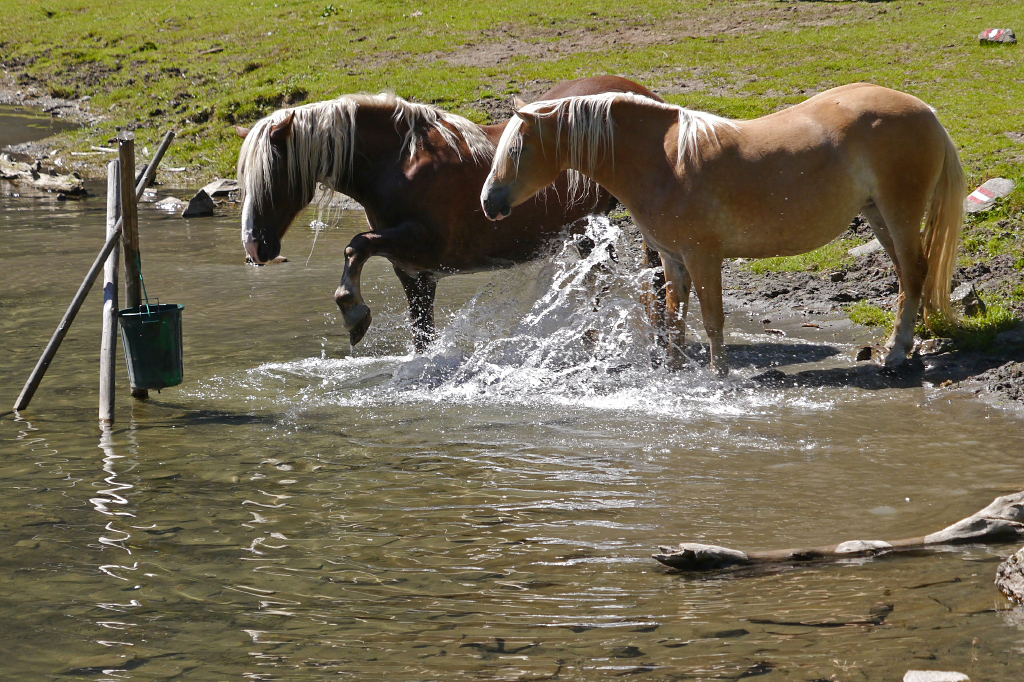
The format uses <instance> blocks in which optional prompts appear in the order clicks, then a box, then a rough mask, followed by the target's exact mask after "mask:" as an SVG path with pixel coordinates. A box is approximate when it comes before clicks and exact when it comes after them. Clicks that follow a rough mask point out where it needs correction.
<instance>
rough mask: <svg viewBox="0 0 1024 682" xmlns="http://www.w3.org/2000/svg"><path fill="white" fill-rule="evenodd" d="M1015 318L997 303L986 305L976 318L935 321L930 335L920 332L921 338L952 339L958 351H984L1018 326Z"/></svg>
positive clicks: (1008, 310)
mask: <svg viewBox="0 0 1024 682" xmlns="http://www.w3.org/2000/svg"><path fill="white" fill-rule="evenodd" d="M1019 322H1020V321H1019V320H1018V319H1017V316H1016V315H1014V314H1013V311H1011V310H1010V309H1009V308H1007V307H1005V306H1003V305H1002V304H1000V303H998V302H992V303H988V304H986V309H985V312H984V313H983V314H981V315H978V316H976V317H963V318H961V319H960V320H959V321H958V322H956V323H951V322H948V321H937V322H934V323H933V328H932V329H931V330H930V334H929V333H928V332H926V331H925V330H923V329H922V330H920V331H921V332H922V336H932V337H947V338H950V339H953V341H954V342H955V343H956V347H957V348H958V349H959V350H978V349H984V348H986V347H988V346H990V345H991V344H992V340H993V339H995V337H996V335H998V334H999V333H1000V332H1004V331H1006V330H1008V329H1011V328H1013V327H1015V326H1016V325H1017V324H1019Z"/></svg>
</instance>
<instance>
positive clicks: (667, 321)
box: [648, 253, 692, 369]
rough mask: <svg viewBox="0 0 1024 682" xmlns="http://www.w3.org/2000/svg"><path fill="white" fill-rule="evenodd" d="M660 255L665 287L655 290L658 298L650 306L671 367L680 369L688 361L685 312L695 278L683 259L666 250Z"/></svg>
mask: <svg viewBox="0 0 1024 682" xmlns="http://www.w3.org/2000/svg"><path fill="white" fill-rule="evenodd" d="M658 256H659V259H660V260H661V263H662V265H663V266H664V286H662V287H660V288H659V289H658V290H656V291H657V293H658V298H657V299H655V300H653V301H651V305H650V307H649V308H648V309H649V310H652V309H653V311H654V314H652V317H653V318H654V319H655V329H656V332H655V333H656V334H658V335H659V336H661V337H662V338H663V339H664V344H665V346H666V350H667V353H668V366H669V368H670V369H681V368H682V367H683V365H685V364H686V313H687V312H688V309H689V306H690V289H691V287H692V280H691V278H690V272H689V270H687V269H686V266H685V265H683V263H682V262H681V261H679V260H677V259H675V258H672V257H671V256H668V255H667V254H664V253H661V254H658ZM655 284H657V280H655ZM658 313H660V315H658V316H657V317H655V315H656V314H658ZM659 318H660V319H659Z"/></svg>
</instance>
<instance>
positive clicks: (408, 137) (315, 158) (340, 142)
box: [237, 93, 494, 209]
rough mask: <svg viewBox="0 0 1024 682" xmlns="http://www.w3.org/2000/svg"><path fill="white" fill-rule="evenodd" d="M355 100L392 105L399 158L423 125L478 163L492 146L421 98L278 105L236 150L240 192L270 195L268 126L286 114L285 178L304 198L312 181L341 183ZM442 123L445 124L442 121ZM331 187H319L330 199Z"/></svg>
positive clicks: (415, 144)
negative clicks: (290, 106)
mask: <svg viewBox="0 0 1024 682" xmlns="http://www.w3.org/2000/svg"><path fill="white" fill-rule="evenodd" d="M360 106H379V107H393V108H394V112H393V113H392V119H393V120H394V122H395V128H396V130H397V129H400V127H401V126H402V125H404V126H405V128H406V133H405V138H404V140H403V141H402V150H401V152H400V154H399V158H401V157H402V156H404V155H405V154H406V153H408V156H409V158H412V157H413V156H415V154H416V150H417V149H418V148H419V146H420V144H421V143H422V138H423V135H424V129H427V130H430V129H432V130H436V131H437V132H438V133H440V135H441V138H442V139H443V140H444V141H445V143H447V144H448V146H450V147H451V148H452V149H454V150H455V152H456V153H457V154H458V155H459V158H460V159H461V158H462V153H461V152H460V151H459V140H460V139H461V140H462V141H463V142H465V143H466V146H467V148H468V149H469V153H470V156H471V157H472V158H473V160H474V161H476V162H478V163H488V162H490V160H491V156H492V155H493V154H494V146H493V145H492V144H491V142H490V140H488V139H487V136H486V135H484V133H483V131H482V130H481V129H480V127H479V126H478V125H476V124H475V123H473V122H472V121H470V120H468V119H465V118H463V117H461V116H456V115H455V114H451V113H448V112H446V111H441V110H440V109H436V108H434V107H431V106H428V105H425V104H416V103H414V102H408V101H406V100H404V99H402V98H401V97H398V96H396V95H394V94H392V93H380V94H379V95H345V96H342V97H339V98H337V99H333V100H327V101H324V102H314V103H312V104H305V105H303V106H300V107H295V108H293V109H282V110H280V111H276V112H274V113H273V114H271V115H270V116H267V117H266V118H263V119H261V120H260V121H258V122H257V123H256V124H255V125H254V126H253V127H252V129H251V130H250V131H249V134H248V135H246V137H245V141H244V142H243V143H242V149H241V151H240V152H239V155H238V168H237V174H238V179H239V181H240V184H241V186H242V192H243V194H244V195H251V196H252V197H253V199H254V201H255V203H256V208H257V209H259V207H260V204H261V202H262V201H263V200H264V198H265V197H267V196H269V195H270V185H271V182H272V181H273V178H272V177H271V167H272V162H273V160H274V154H275V150H274V148H273V147H272V146H271V143H270V131H271V129H272V128H273V127H274V125H276V124H278V123H280V122H282V121H283V120H285V118H287V116H288V115H289V114H294V117H293V119H292V130H291V135H290V136H289V138H288V141H287V143H286V150H287V164H288V182H289V185H290V186H291V188H292V189H293V190H294V191H296V192H299V193H301V196H302V199H303V201H304V203H309V202H310V201H312V199H313V195H314V192H315V190H316V184H317V183H318V182H319V183H324V184H325V185H327V186H328V187H329V188H334V187H339V186H344V185H345V184H346V183H347V182H348V180H349V179H350V177H351V174H352V167H353V164H354V162H355V140H356V135H357V131H356V111H357V110H358V109H359V107H360ZM445 124H447V125H445ZM331 194H333V191H328V192H325V193H324V199H323V201H324V202H325V203H326V202H327V201H329V200H330V197H331Z"/></svg>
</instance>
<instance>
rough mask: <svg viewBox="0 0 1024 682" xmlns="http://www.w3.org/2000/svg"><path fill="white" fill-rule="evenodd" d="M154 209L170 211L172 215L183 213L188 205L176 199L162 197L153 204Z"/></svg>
mask: <svg viewBox="0 0 1024 682" xmlns="http://www.w3.org/2000/svg"><path fill="white" fill-rule="evenodd" d="M153 206H154V207H155V208H159V209H160V210H162V211H171V212H172V213H180V212H181V211H184V210H185V209H186V208H187V207H188V204H186V203H185V202H184V201H182V200H181V199H179V198H178V197H164V198H163V199H161V200H160V201H157V202H155V203H154V204H153Z"/></svg>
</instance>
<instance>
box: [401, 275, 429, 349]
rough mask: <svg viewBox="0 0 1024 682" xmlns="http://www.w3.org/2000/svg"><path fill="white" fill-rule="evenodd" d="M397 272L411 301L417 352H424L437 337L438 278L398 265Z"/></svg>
mask: <svg viewBox="0 0 1024 682" xmlns="http://www.w3.org/2000/svg"><path fill="white" fill-rule="evenodd" d="M394 267H395V274H396V275H398V280H399V281H400V282H401V283H402V288H403V289H405V297H406V299H407V300H408V301H409V322H410V323H411V324H412V343H413V347H414V348H415V349H416V352H417V353H422V352H423V351H425V350H426V349H427V346H429V345H430V343H431V342H432V341H433V340H434V339H435V338H437V330H436V329H435V328H434V298H435V296H436V295H437V278H436V277H435V276H434V273H432V272H417V273H415V274H409V273H408V272H406V271H405V270H402V269H401V268H399V267H398V266H397V265H396V266H394Z"/></svg>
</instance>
